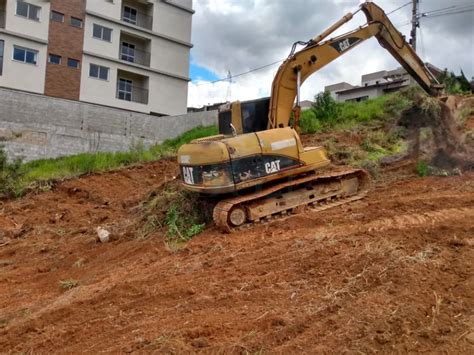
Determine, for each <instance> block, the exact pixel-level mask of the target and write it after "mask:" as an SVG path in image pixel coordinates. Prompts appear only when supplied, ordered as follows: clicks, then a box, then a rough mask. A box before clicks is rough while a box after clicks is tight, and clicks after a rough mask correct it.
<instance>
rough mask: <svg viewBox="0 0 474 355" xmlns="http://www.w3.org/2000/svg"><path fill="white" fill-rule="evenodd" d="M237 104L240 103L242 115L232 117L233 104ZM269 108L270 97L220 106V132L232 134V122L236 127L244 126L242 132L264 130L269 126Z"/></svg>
mask: <svg viewBox="0 0 474 355" xmlns="http://www.w3.org/2000/svg"><path fill="white" fill-rule="evenodd" d="M237 104H240V112H241V114H240V115H241V117H232V105H237ZM269 109H270V98H269V97H265V98H263V99H257V100H251V101H243V102H240V103H238V102H236V103H232V104H226V105H223V106H221V107H220V108H219V118H218V123H219V134H224V135H232V128H231V126H230V124H231V123H232V124H233V125H234V126H235V127H242V133H252V132H259V131H264V130H266V129H267V127H268V112H269ZM236 120H238V121H237V122H239V121H240V122H239V123H240V124H237V123H236Z"/></svg>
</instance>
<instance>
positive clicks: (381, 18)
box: [178, 2, 442, 231]
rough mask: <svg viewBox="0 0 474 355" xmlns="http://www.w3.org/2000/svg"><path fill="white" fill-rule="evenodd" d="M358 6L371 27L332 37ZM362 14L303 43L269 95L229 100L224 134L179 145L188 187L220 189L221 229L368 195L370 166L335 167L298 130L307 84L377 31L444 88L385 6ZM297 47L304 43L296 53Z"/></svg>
mask: <svg viewBox="0 0 474 355" xmlns="http://www.w3.org/2000/svg"><path fill="white" fill-rule="evenodd" d="M359 11H363V12H364V13H365V15H366V17H367V23H366V24H365V25H364V26H361V27H359V28H358V29H356V30H353V31H351V32H348V33H345V34H343V35H340V36H337V37H335V38H331V39H329V40H325V38H327V37H328V36H329V35H330V34H331V33H333V32H334V31H335V30H336V29H338V28H339V27H341V26H342V25H343V24H345V23H346V22H348V21H350V20H351V19H352V18H353V16H354V14H355V13H356V12H359ZM356 12H354V13H348V14H347V15H345V16H344V17H343V18H342V19H340V20H339V21H338V22H336V23H335V24H334V25H332V26H331V27H329V28H328V29H327V30H325V31H324V32H323V33H322V34H320V35H319V36H317V37H315V38H313V39H311V40H310V41H308V42H296V43H295V44H294V45H293V48H292V50H291V53H290V55H289V56H288V58H287V59H286V60H285V61H284V62H283V63H282V64H281V66H280V68H279V70H278V72H277V74H276V76H275V79H274V80H273V85H272V91H271V97H270V98H266V99H259V100H253V101H247V102H238V101H237V102H233V103H229V104H226V105H223V106H222V107H220V108H219V116H218V121H219V122H218V125H219V133H220V134H219V135H217V136H212V137H206V138H202V139H197V140H194V141H192V142H191V143H189V144H185V145H183V146H182V147H181V148H180V149H179V151H178V163H179V165H180V170H181V181H182V185H183V187H184V188H185V189H187V190H190V191H195V192H199V193H202V194H213V195H217V198H218V200H219V202H217V204H216V206H215V207H214V211H213V218H214V222H215V223H216V225H217V226H218V227H220V228H221V229H222V230H224V231H231V230H232V229H234V228H240V227H242V226H248V225H251V224H252V223H256V222H260V221H262V220H267V219H271V218H273V217H277V216H280V215H282V214H287V213H291V212H292V211H294V210H295V209H297V208H300V207H301V206H306V205H311V206H313V207H314V208H315V209H318V210H321V209H327V208H330V207H333V206H338V205H341V204H343V203H347V202H349V201H354V200H357V199H360V198H362V197H364V196H365V195H366V193H367V191H368V189H369V185H370V178H369V175H368V174H367V172H365V171H364V170H362V169H354V168H347V167H333V166H331V163H330V161H329V159H328V158H327V154H326V151H325V150H324V148H322V147H303V145H302V144H301V140H300V137H299V136H298V133H297V131H298V120H299V116H300V110H301V108H300V87H301V85H302V83H303V82H304V81H305V80H306V79H307V78H308V77H309V76H310V75H311V74H313V73H314V72H316V71H317V70H319V69H320V68H322V67H323V66H325V65H326V64H328V63H330V62H331V61H333V60H335V59H336V58H338V57H339V56H341V55H343V54H345V53H347V52H348V51H349V50H351V49H352V48H354V47H355V46H357V45H358V44H360V43H362V42H363V41H365V40H366V39H368V38H371V37H374V36H375V37H376V38H377V40H378V42H379V43H380V44H381V45H382V47H384V48H385V49H387V50H388V51H389V52H390V54H392V56H393V57H395V59H396V60H397V61H398V62H399V63H400V64H401V65H402V66H403V68H405V70H406V71H407V72H408V73H409V74H410V75H411V76H412V77H413V78H414V79H415V80H416V81H417V82H418V84H419V85H420V86H421V87H422V88H423V89H424V90H425V91H426V92H427V93H428V94H430V95H433V96H436V95H438V94H439V93H440V91H441V90H442V86H441V85H439V83H438V82H437V80H436V78H435V77H434V76H433V74H432V73H431V72H430V71H429V69H428V68H427V67H426V65H425V64H424V63H423V61H422V60H421V59H420V58H419V57H418V56H417V54H416V53H415V51H414V50H413V49H412V47H411V46H410V45H409V44H408V43H407V42H406V41H405V38H404V36H403V35H402V34H401V33H400V32H398V31H397V29H396V28H395V27H394V26H393V24H392V23H391V22H390V20H389V19H388V17H387V16H386V15H385V13H384V12H383V10H382V9H381V8H380V7H378V6H377V5H376V4H374V3H372V2H366V3H363V4H362V5H360V8H359V9H358V10H357V11H356ZM297 45H304V48H302V49H301V50H299V51H296V46H297ZM295 98H296V104H295ZM290 122H293V123H292V127H290Z"/></svg>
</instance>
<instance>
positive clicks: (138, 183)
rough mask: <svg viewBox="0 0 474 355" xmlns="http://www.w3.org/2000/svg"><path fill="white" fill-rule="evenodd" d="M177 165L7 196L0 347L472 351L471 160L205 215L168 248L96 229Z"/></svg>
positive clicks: (1, 222)
mask: <svg viewBox="0 0 474 355" xmlns="http://www.w3.org/2000/svg"><path fill="white" fill-rule="evenodd" d="M175 173H176V165H175V164H174V163H172V162H158V163H154V164H150V165H145V166H140V167H134V168H130V169H124V170H120V171H116V172H112V173H107V174H101V175H94V176H89V177H84V178H80V179H77V180H71V181H67V182H64V183H62V184H60V185H58V186H57V187H55V188H54V189H53V190H52V191H49V192H45V193H42V194H38V195H30V196H28V197H26V198H24V199H21V200H18V201H9V202H5V203H4V205H3V207H1V209H0V212H1V214H0V236H1V235H3V237H0V238H1V239H0V285H1V287H0V349H2V351H7V352H15V353H16V352H30V351H31V352H32V351H35V352H40V353H48V352H51V351H54V352H64V353H77V352H94V353H95V352H99V351H107V352H121V351H123V352H130V351H138V350H140V351H153V350H154V351H161V352H171V353H182V352H197V351H203V352H212V353H216V352H247V351H248V352H260V351H263V352H268V351H270V352H278V353H295V352H307V353H325V352H326V353H334V352H336V353H340V352H344V351H349V352H351V353H356V352H363V353H369V352H370V353H372V352H375V351H381V352H384V353H386V352H403V353H405V352H429V353H433V352H436V353H441V352H449V353H464V354H469V353H470V354H472V353H474V343H473V342H474V272H473V271H474V270H473V267H474V265H473V260H474V238H473V237H474V233H473V231H474V225H473V221H474V179H473V177H474V175H473V174H467V175H464V176H456V177H447V178H441V177H429V178H418V177H415V176H408V177H406V176H405V177H399V178H397V179H391V181H386V182H380V183H378V184H377V185H376V186H375V187H374V189H373V191H372V192H371V193H370V194H369V196H368V197H367V198H365V199H364V200H362V201H359V202H356V203H352V204H348V205H344V206H341V207H338V208H334V209H332V210H327V211H323V212H319V213H316V212H312V211H306V212H303V213H301V214H298V215H294V216H290V217H288V218H286V219H285V220H277V221H274V222H272V223H270V224H266V225H259V226H256V227H254V228H252V229H249V230H247V231H245V232H238V233H233V234H230V235H225V234H221V233H220V232H218V231H217V230H216V229H215V228H213V227H212V226H211V227H210V228H209V229H208V230H206V231H205V232H203V233H202V234H200V235H199V236H197V237H195V238H194V239H193V240H192V241H191V242H189V243H188V244H187V245H185V246H184V248H183V249H181V250H179V251H175V252H172V251H170V250H168V249H167V248H166V246H165V244H164V239H163V237H162V236H160V235H159V234H157V235H155V236H153V237H152V238H151V239H149V240H137V239H133V238H130V237H125V236H122V237H121V238H119V239H118V240H114V241H112V242H110V243H105V244H101V243H97V242H96V240H95V238H96V232H95V228H96V227H97V226H105V227H107V226H109V228H110V229H111V230H112V231H113V233H115V234H116V235H118V233H119V231H120V228H125V226H130V225H131V223H132V222H134V221H135V220H136V216H135V215H134V213H133V207H134V206H136V205H137V203H139V201H140V200H142V199H143V198H144V197H145V195H146V194H147V193H148V192H149V191H150V190H152V189H154V188H157V187H158V186H159V185H160V184H162V183H163V182H164V181H165V180H167V179H171V178H172V176H173V175H174V174H175ZM67 279H74V280H77V281H78V282H79V285H78V286H77V287H75V288H72V289H70V290H64V289H62V288H61V287H59V282H60V281H61V280H67Z"/></svg>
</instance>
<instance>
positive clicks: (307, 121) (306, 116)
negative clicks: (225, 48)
mask: <svg viewBox="0 0 474 355" xmlns="http://www.w3.org/2000/svg"><path fill="white" fill-rule="evenodd" d="M300 128H301V132H302V133H317V132H321V131H322V129H323V125H322V124H321V122H320V121H319V120H318V119H317V118H316V113H315V112H314V110H312V109H309V110H305V111H302V112H301V118H300Z"/></svg>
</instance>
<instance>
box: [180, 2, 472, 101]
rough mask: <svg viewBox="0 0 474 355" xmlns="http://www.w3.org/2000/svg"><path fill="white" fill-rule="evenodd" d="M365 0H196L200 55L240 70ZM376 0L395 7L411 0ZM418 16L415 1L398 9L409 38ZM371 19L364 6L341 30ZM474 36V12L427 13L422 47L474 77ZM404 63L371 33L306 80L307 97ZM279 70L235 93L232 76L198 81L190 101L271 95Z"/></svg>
mask: <svg viewBox="0 0 474 355" xmlns="http://www.w3.org/2000/svg"><path fill="white" fill-rule="evenodd" d="M359 3H360V0H292V1H286V0H195V10H196V13H195V15H194V17H193V39H192V40H193V43H194V48H193V49H192V55H193V62H194V63H196V64H197V65H199V66H201V67H203V68H206V69H207V70H209V71H211V72H213V73H215V74H216V75H217V76H218V77H222V78H223V77H226V76H227V71H228V70H230V71H231V73H232V74H233V75H236V74H238V73H242V72H246V71H249V70H251V69H253V68H257V67H261V66H262V65H265V64H268V63H272V62H275V61H277V60H281V59H284V58H286V57H287V55H288V53H289V51H290V49H291V45H292V44H293V43H294V42H295V41H298V40H303V41H307V40H308V39H310V38H312V37H314V36H315V35H317V34H319V33H321V32H322V31H323V30H324V29H325V28H327V27H328V26H330V25H331V24H333V23H334V22H335V21H337V20H338V19H339V18H341V17H342V16H343V15H344V14H345V13H347V12H348V11H353V10H355V9H356V8H357V6H358V5H359ZM376 3H377V4H378V5H380V6H381V7H382V8H383V9H385V10H386V12H388V11H390V10H393V9H395V8H397V7H399V6H401V5H403V4H404V3H406V0H380V1H377V2H376ZM465 4H466V0H430V1H429V2H428V1H422V2H421V11H422V12H426V11H430V10H434V9H439V8H445V7H448V6H452V5H455V6H461V5H465ZM410 16H411V8H410V6H406V7H404V8H403V9H401V10H399V11H397V12H395V13H393V14H392V15H390V19H391V20H392V22H393V23H394V24H395V25H396V26H401V27H398V29H399V30H400V31H401V32H402V33H403V34H404V35H406V37H407V38H409V32H410V26H409V25H407V23H408V21H409V20H410ZM363 23H365V16H364V15H363V14H361V13H359V14H357V15H356V16H355V18H354V20H353V21H351V22H350V23H349V24H346V25H345V26H344V27H343V28H342V29H340V30H338V32H337V33H342V32H346V31H348V30H351V29H353V28H356V27H357V26H359V25H362V24H363ZM473 42H474V12H470V13H464V14H458V15H451V16H442V17H436V18H432V19H430V18H422V19H421V31H419V32H418V53H419V54H420V56H422V59H424V60H427V61H430V62H431V63H433V64H434V65H436V66H438V67H440V68H445V67H447V68H449V69H451V70H454V71H456V72H459V69H460V68H462V69H463V70H464V72H465V73H466V75H468V77H471V76H472V75H474V68H473V56H474V43H473ZM398 66H399V65H398V63H397V62H396V61H395V60H394V59H393V58H392V57H391V56H390V54H389V53H388V52H387V51H386V50H384V49H383V48H381V47H380V45H379V44H378V42H377V41H376V40H375V39H370V40H368V41H366V42H364V43H363V44H361V45H360V46H358V47H357V48H355V49H354V50H352V51H351V52H349V54H346V55H345V56H343V57H341V58H339V59H337V60H336V61H334V62H333V63H330V64H329V65H328V66H327V67H325V68H323V69H322V70H320V71H319V72H317V73H316V74H315V75H313V76H312V77H311V78H309V79H308V80H307V81H306V82H305V84H304V85H303V87H302V96H303V99H311V98H312V97H313V96H314V95H315V94H316V93H317V92H319V91H321V90H323V88H324V86H325V85H328V84H333V83H336V82H340V81H347V82H350V83H352V84H358V83H360V76H361V75H362V74H364V73H367V72H371V71H377V70H383V69H392V68H395V67H398ZM277 69H278V65H274V66H271V67H268V68H265V69H262V70H260V71H256V72H253V73H251V74H248V75H244V76H241V77H238V78H234V79H233V81H232V84H231V95H230V96H231V97H228V96H229V95H227V93H228V87H229V83H227V82H219V83H215V84H209V83H206V82H202V81H199V82H193V83H191V84H190V87H189V100H188V101H189V102H188V105H189V106H201V105H204V104H208V103H214V102H222V101H225V100H226V99H228V100H237V99H239V100H246V99H253V98H257V97H261V96H268V95H270V87H271V83H272V80H273V76H274V74H275V73H276V71H277Z"/></svg>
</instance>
